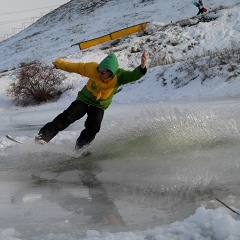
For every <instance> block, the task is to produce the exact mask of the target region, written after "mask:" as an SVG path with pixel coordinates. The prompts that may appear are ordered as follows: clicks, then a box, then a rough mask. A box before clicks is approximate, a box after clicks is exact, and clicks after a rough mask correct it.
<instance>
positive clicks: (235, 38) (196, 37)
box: [0, 0, 240, 240]
mask: <svg viewBox="0 0 240 240" xmlns="http://www.w3.org/2000/svg"><path fill="white" fill-rule="evenodd" d="M79 2H81V3H79ZM94 2H95V5H93V4H91V1H77V0H73V1H71V2H69V3H68V4H65V5H63V6H62V7H60V8H59V9H57V10H55V11H53V12H52V13H51V14H48V15H46V16H45V17H43V18H42V19H40V20H39V21H37V22H36V23H34V24H33V25H31V26H30V27H28V28H27V29H26V30H24V31H22V32H20V33H19V34H17V35H15V36H14V37H12V38H10V39H8V40H6V41H4V42H1V43H0V60H1V61H0V71H2V72H1V73H0V83H1V85H0V111H1V115H0V121H1V126H0V131H1V133H2V136H0V150H1V153H2V154H4V152H5V150H6V149H7V148H9V147H11V146H13V145H14V144H15V143H12V142H10V141H9V140H7V139H6V138H5V134H11V133H13V132H14V129H12V128H13V127H14V126H24V125H25V126H31V125H33V123H34V125H39V126H41V125H43V124H44V123H46V122H47V121H50V120H51V119H52V118H53V117H55V116H56V115H57V114H58V113H60V112H61V111H62V110H64V109H65V108H66V107H67V106H68V105H69V104H70V103H71V102H72V101H73V100H74V99H75V98H76V96H77V93H78V91H79V89H81V88H82V87H83V86H84V84H85V83H86V79H85V78H84V77H81V76H78V75H76V74H67V73H66V76H67V81H68V82H69V83H70V84H72V85H73V86H74V88H73V89H71V90H69V91H67V92H65V93H64V94H63V95H62V96H61V98H60V99H59V100H58V101H57V102H53V103H51V102H49V103H46V104H42V105H39V106H30V107H25V108H22V107H20V106H15V105H14V103H13V101H12V99H11V98H10V97H9V96H8V95H7V93H6V90H7V89H8V87H9V84H10V83H11V81H13V80H14V78H15V70H14V68H18V66H19V65H20V63H22V62H28V61H32V60H36V59H37V60H41V61H45V62H46V63H47V64H49V65H51V62H52V61H53V60H54V59H56V58H57V57H63V58H64V59H67V60H69V61H85V62H87V61H92V60H94V61H97V62H99V61H101V60H102V59H103V58H104V57H105V56H106V55H107V54H108V53H110V52H111V51H114V52H115V53H116V55H117V57H118V59H119V63H120V66H121V67H123V68H126V69H131V68H133V67H134V66H137V65H138V64H139V63H140V58H141V54H142V51H143V50H146V52H147V54H148V73H147V74H146V76H144V77H143V78H142V79H141V80H139V81H137V82H136V83H134V84H128V85H125V86H124V87H123V89H122V91H120V92H119V93H118V94H116V95H115V97H114V100H113V103H112V105H111V106H110V108H109V109H108V110H107V112H109V114H110V115H111V114H114V113H115V112H114V111H116V109H118V108H119V106H120V107H121V106H122V107H125V108H128V107H129V108H130V109H131V106H133V107H134V104H139V103H142V104H151V103H157V102H159V104H163V103H169V104H171V102H179V101H185V102H188V101H190V102H191V101H198V100H204V101H208V100H210V99H211V100H214V99H215V100H216V99H229V98H238V97H239V95H240V69H239V62H238V66H237V70H235V72H230V71H228V67H227V66H223V67H222V69H219V64H216V65H215V66H213V67H212V68H207V71H210V73H209V74H210V75H209V77H208V76H207V77H206V76H205V77H206V79H205V78H204V71H202V72H201V71H200V70H199V69H201V67H203V66H207V65H208V62H207V58H206V57H203V58H198V59H197V60H195V63H196V64H198V66H199V67H198V68H197V69H195V70H194V71H193V72H192V75H191V76H190V75H189V72H188V71H187V67H189V66H191V64H190V63H189V62H188V61H189V60H190V59H191V58H193V57H194V56H196V55H198V56H201V55H202V54H204V53H206V52H207V51H209V50H210V51H213V50H216V49H218V50H222V49H224V48H230V47H232V46H234V45H235V46H236V45H237V46H238V47H239V39H240V4H239V3H240V2H239V0H228V1H223V0H219V1H213V0H209V1H206V0H205V1H204V6H205V7H206V8H208V10H209V11H210V12H209V13H207V14H208V16H210V17H214V18H216V19H215V20H212V21H209V22H200V23H198V24H196V25H192V26H187V27H184V28H182V27H180V25H179V24H174V23H175V22H179V21H181V20H184V19H190V18H191V17H193V16H195V14H196V13H197V8H196V7H195V6H194V5H193V4H192V3H191V1H189V0H182V1H169V0H161V1H160V0H152V1H126V0H124V1H118V0H111V1H94ZM101 2H104V3H102V5H101ZM221 6H222V7H221ZM84 7H86V9H88V10H85V11H84V10H83V9H84ZM119 9H120V10H119ZM145 21H149V22H150V24H149V27H148V34H147V35H144V36H137V35H132V36H129V37H125V38H123V39H122V40H121V41H120V44H118V45H117V46H112V47H111V46H109V44H110V45H111V43H105V44H103V45H102V46H101V45H100V46H96V47H93V48H91V49H88V50H85V51H79V50H78V47H77V46H75V47H71V44H74V43H77V42H80V41H85V40H87V39H90V38H95V37H98V36H102V35H104V34H107V33H109V32H112V31H116V30H118V29H121V28H125V27H126V26H131V25H135V24H137V23H141V22H145ZM192 21H194V19H193V20H192ZM171 23H173V24H171ZM168 24H170V25H168ZM176 41H177V45H175V46H174V45H173V44H171V43H173V42H176ZM103 46H104V47H103ZM133 50H134V51H133ZM161 56H165V60H168V61H170V60H171V59H174V61H172V62H170V63H166V64H163V65H162V64H160V62H161V61H162V60H161V61H160V57H161ZM184 64H185V65H184ZM232 64H233V65H234V64H235V65H237V64H236V63H232ZM230 65H231V63H230ZM184 66H187V67H184ZM180 68H182V69H183V70H182V71H179V69H180ZM5 70H8V71H5ZM193 76H195V77H193ZM192 78H193V79H192ZM174 79H176V84H175V83H174ZM203 79H204V80H203ZM178 80H180V83H179V82H178V83H177V81H178ZM163 83H164V84H163ZM183 83H184V84H183ZM181 84H183V85H182V86H181ZM103 131H104V130H103ZM35 135H36V132H35V131H30V132H27V135H24V134H23V135H22V136H18V140H20V141H28V140H30V139H32V138H34V136H35ZM77 135H78V132H76V131H75V130H74V127H73V128H72V129H70V131H68V132H67V133H66V132H61V133H60V134H59V136H58V138H56V139H55V138H54V139H53V142H54V143H67V141H68V140H69V139H71V143H73V140H72V139H76V136H77ZM32 151H33V152H34V149H33V150H32ZM41 199H42V195H41V194H39V193H36V194H33V193H27V194H26V195H25V196H24V197H23V202H25V203H26V204H29V203H31V202H39V201H41ZM213 204H214V206H215V209H207V208H205V207H204V206H202V207H199V208H198V209H197V211H196V213H195V214H193V215H192V216H189V217H188V218H186V219H185V220H184V221H177V222H174V223H172V224H169V225H163V226H159V227H156V228H153V229H149V230H144V231H129V232H117V233H110V232H106V233H102V232H99V231H97V230H90V229H89V230H88V231H87V232H86V237H85V238H84V239H85V240H97V239H104V240H108V239H109V240H110V239H111V240H117V239H119V240H120V239H121V240H128V239H129V240H130V239H131V240H133V239H136V240H140V239H156V240H158V239H161V240H162V239H164V240H165V239H166V240H167V239H171V240H172V239H184V240H188V239H189V240H190V239H196V240H203V239H206V240H207V239H218V240H227V239H228V240H230V239H231V240H233V239H236V240H237V239H240V230H239V229H240V221H239V220H240V219H239V216H238V215H237V214H235V213H233V212H231V211H229V210H228V209H226V208H224V207H220V205H219V203H217V202H216V201H215V200H213ZM66 221H67V220H66ZM64 224H68V222H64ZM0 237H1V239H3V240H16V239H22V238H21V234H20V233H19V232H18V231H17V230H16V229H14V226H9V228H5V229H0ZM33 239H68V240H71V239H75V238H74V237H73V236H70V234H54V233H51V234H47V235H45V236H36V237H35V238H33Z"/></svg>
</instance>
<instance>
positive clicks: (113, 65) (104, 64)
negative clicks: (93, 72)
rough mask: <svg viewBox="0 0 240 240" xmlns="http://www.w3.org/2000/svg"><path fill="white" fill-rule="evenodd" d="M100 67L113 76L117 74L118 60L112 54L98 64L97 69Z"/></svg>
mask: <svg viewBox="0 0 240 240" xmlns="http://www.w3.org/2000/svg"><path fill="white" fill-rule="evenodd" d="M100 67H101V68H106V69H108V70H110V71H111V72H112V73H113V75H114V74H115V73H116V72H117V70H118V67H119V64H118V59H117V57H116V55H115V54H114V53H111V54H109V55H108V56H107V57H105V58H104V59H103V60H102V61H101V62H100V63H99V64H98V67H97V69H98V68H100Z"/></svg>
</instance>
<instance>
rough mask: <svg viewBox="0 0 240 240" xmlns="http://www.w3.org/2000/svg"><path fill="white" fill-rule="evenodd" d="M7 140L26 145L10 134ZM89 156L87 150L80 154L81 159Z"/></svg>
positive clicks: (89, 153)
mask: <svg viewBox="0 0 240 240" xmlns="http://www.w3.org/2000/svg"><path fill="white" fill-rule="evenodd" d="M6 138H7V139H9V140H10V141H12V142H15V143H18V144H24V143H23V142H21V141H19V140H17V139H16V138H14V137H12V136H10V135H8V134H7V135H6ZM89 155H91V152H90V151H88V150H86V151H83V152H81V153H80V154H79V158H81V157H87V156H89ZM69 157H71V158H75V157H72V156H69ZM76 158H78V157H76Z"/></svg>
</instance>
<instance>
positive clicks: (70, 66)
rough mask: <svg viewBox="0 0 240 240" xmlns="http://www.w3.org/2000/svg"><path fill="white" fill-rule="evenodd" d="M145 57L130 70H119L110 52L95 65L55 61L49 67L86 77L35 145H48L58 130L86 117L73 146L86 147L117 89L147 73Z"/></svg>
mask: <svg viewBox="0 0 240 240" xmlns="http://www.w3.org/2000/svg"><path fill="white" fill-rule="evenodd" d="M146 62H147V54H146V52H145V51H144V52H143V53H142V56H141V64H140V65H139V66H138V67H136V68H135V69H134V70H132V71H130V70H124V69H122V68H119V63H118V59H117V57H116V55H115V54H114V53H111V54H109V55H108V56H106V57H105V58H104V59H103V60H102V61H101V62H100V63H99V64H98V63H96V62H87V63H84V62H76V63H73V62H67V61H64V60H63V59H61V58H58V59H57V60H56V61H55V62H53V65H54V66H55V67H56V68H57V69H61V70H63V71H67V72H71V73H78V74H80V75H82V76H85V77H87V78H88V81H87V83H86V85H85V86H84V87H83V88H82V90H80V91H79V92H78V96H77V98H76V100H75V101H73V102H72V103H71V104H70V106H69V107H68V108H67V109H66V110H64V111H63V112H62V113H60V114H59V115H58V116H57V117H56V118H54V119H53V121H52V122H49V123H47V124H45V125H44V126H43V127H42V128H41V129H40V130H39V133H38V135H37V136H36V137H35V142H37V143H40V144H45V143H48V142H49V141H50V140H51V139H52V138H53V137H54V136H56V135H57V134H58V133H59V131H63V130H64V129H66V128H67V127H68V126H69V125H70V124H72V123H74V122H75V121H76V120H79V119H80V118H82V117H83V116H84V115H85V114H87V119H86V121H85V124H84V126H85V128H84V129H83V130H82V131H81V133H80V136H79V137H78V139H77V141H76V145H75V150H76V151H78V150H80V149H82V148H83V147H85V146H87V145H89V144H90V143H91V142H92V141H93V139H94V138H95V136H96V134H97V133H98V132H99V131H100V127H101V122H102V119H103V115H104V112H105V110H106V109H107V108H108V107H109V105H110V104H111V102H112V98H113V95H114V93H115V92H116V91H117V89H118V88H119V86H121V85H123V84H127V83H130V82H133V81H136V80H138V79H140V78H141V77H142V76H144V75H145V74H146V72H147V67H146Z"/></svg>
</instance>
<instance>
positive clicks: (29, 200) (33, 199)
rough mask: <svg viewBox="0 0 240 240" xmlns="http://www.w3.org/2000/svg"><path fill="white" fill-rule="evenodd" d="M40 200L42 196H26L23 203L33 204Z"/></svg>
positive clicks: (31, 194)
mask: <svg viewBox="0 0 240 240" xmlns="http://www.w3.org/2000/svg"><path fill="white" fill-rule="evenodd" d="M41 199H42V194H33V193H30V194H27V195H25V196H24V197H23V202H24V203H33V202H36V201H39V200H41Z"/></svg>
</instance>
